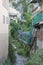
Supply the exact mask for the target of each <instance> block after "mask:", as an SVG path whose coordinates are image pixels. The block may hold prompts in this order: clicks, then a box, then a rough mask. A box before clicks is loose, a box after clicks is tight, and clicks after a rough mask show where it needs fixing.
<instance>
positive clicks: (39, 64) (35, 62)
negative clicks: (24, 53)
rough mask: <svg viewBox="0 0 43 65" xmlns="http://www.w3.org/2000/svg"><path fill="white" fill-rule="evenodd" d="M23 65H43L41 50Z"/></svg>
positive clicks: (42, 52) (42, 51) (42, 50)
mask: <svg viewBox="0 0 43 65" xmlns="http://www.w3.org/2000/svg"><path fill="white" fill-rule="evenodd" d="M25 65H43V49H41V50H40V51H39V52H37V53H36V54H34V55H33V56H31V58H30V60H29V61H27V63H26V64H25Z"/></svg>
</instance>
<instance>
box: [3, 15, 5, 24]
mask: <svg viewBox="0 0 43 65" xmlns="http://www.w3.org/2000/svg"><path fill="white" fill-rule="evenodd" d="M3 24H5V16H4V15H3Z"/></svg>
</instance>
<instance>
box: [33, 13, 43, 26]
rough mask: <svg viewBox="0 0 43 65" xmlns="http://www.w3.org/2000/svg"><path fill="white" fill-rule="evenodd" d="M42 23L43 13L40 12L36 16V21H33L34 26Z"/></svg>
mask: <svg viewBox="0 0 43 65" xmlns="http://www.w3.org/2000/svg"><path fill="white" fill-rule="evenodd" d="M42 22H43V13H41V12H38V13H37V14H36V16H34V19H33V20H32V25H35V24H37V23H42Z"/></svg>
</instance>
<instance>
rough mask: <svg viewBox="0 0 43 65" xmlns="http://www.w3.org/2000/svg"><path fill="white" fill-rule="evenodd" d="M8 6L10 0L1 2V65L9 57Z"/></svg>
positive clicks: (1, 0) (0, 0)
mask: <svg viewBox="0 0 43 65" xmlns="http://www.w3.org/2000/svg"><path fill="white" fill-rule="evenodd" d="M8 6H9V0H0V65H2V64H3V63H4V61H5V59H7V55H8V23H9V15H8Z"/></svg>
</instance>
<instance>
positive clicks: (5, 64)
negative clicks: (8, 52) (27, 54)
mask: <svg viewBox="0 0 43 65" xmlns="http://www.w3.org/2000/svg"><path fill="white" fill-rule="evenodd" d="M3 65H11V62H10V59H7V60H6V61H5V63H4V64H3Z"/></svg>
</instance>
